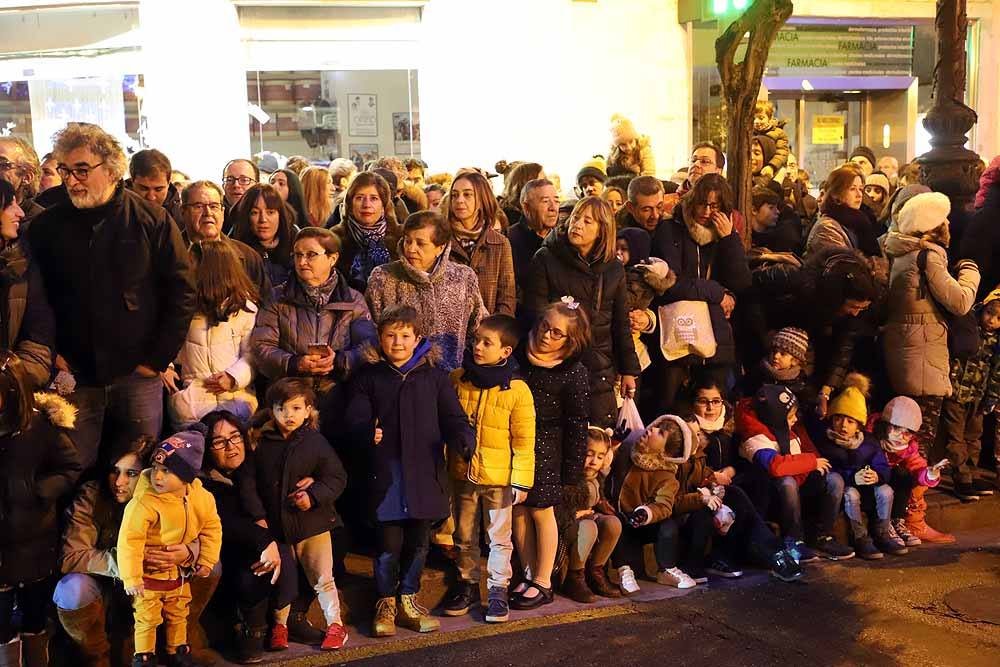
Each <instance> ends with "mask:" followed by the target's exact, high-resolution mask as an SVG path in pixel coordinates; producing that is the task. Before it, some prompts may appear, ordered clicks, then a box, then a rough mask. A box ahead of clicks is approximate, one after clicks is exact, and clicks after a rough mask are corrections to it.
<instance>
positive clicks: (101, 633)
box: [56, 599, 111, 667]
mask: <svg viewBox="0 0 1000 667" xmlns="http://www.w3.org/2000/svg"><path fill="white" fill-rule="evenodd" d="M56 611H57V612H58V614H59V622H60V623H61V624H62V626H63V628H64V629H65V630H66V634H68V635H69V637H70V639H72V640H73V642H74V643H75V644H76V645H77V646H78V647H79V649H80V652H81V653H83V657H84V659H85V660H86V661H87V662H86V664H87V665H89V667H110V666H111V657H110V655H111V644H110V643H109V642H108V633H107V631H106V630H105V627H104V614H105V611H104V602H103V601H102V600H100V599H98V600H96V601H94V602H91V603H90V604H88V605H87V606H86V607H83V608H81V609H57V610H56Z"/></svg>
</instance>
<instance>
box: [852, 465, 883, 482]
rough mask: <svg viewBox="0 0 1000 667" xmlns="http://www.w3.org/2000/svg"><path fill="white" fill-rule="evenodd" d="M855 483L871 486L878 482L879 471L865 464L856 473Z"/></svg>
mask: <svg viewBox="0 0 1000 667" xmlns="http://www.w3.org/2000/svg"><path fill="white" fill-rule="evenodd" d="M854 483H855V484H858V485H860V486H870V485H872V484H877V483H878V473H877V472H875V471H874V470H872V469H871V468H869V467H868V466H865V467H864V468H862V469H861V470H859V471H857V472H856V473H854Z"/></svg>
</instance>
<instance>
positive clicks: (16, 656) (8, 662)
mask: <svg viewBox="0 0 1000 667" xmlns="http://www.w3.org/2000/svg"><path fill="white" fill-rule="evenodd" d="M0 667H21V638H20V637H14V638H13V639H11V640H10V641H9V642H7V643H6V644H0Z"/></svg>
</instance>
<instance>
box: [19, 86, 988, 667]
mask: <svg viewBox="0 0 1000 667" xmlns="http://www.w3.org/2000/svg"><path fill="white" fill-rule="evenodd" d="M758 115H759V118H758V119H757V120H756V121H755V128H756V132H757V133H756V134H755V135H754V137H755V138H754V149H753V153H752V155H751V167H752V169H753V172H754V177H755V184H756V185H755V187H754V190H753V196H752V205H751V208H750V210H749V211H738V210H736V209H735V206H734V195H733V190H732V188H731V186H730V184H729V183H728V182H727V180H726V178H725V176H724V171H725V155H724V153H723V152H722V150H721V149H720V148H719V147H717V146H715V145H713V144H711V143H699V144H697V145H695V146H694V147H693V149H692V150H691V159H690V163H689V164H688V165H686V166H685V167H684V168H683V169H681V170H680V171H679V172H678V173H677V174H675V176H674V178H673V179H672V180H670V181H661V180H659V179H658V178H656V176H655V171H656V168H655V164H654V161H653V157H652V151H651V147H650V141H649V138H648V137H646V136H643V135H639V134H638V133H637V132H636V130H635V128H634V127H633V126H632V124H631V123H630V122H629V121H628V119H625V118H623V117H620V116H616V117H615V118H614V119H613V124H612V132H611V135H612V146H611V149H610V150H609V151H608V155H609V158H608V160H607V161H605V160H604V159H603V158H595V159H593V160H590V161H588V162H587V163H585V164H584V165H583V166H582V168H581V169H580V171H579V173H578V175H577V178H576V184H575V188H574V194H575V197H572V198H565V197H563V196H562V193H561V192H560V190H559V188H558V187H557V185H556V184H555V183H554V180H553V179H554V175H553V178H547V176H546V172H545V169H544V167H543V165H541V164H539V163H533V162H516V163H512V164H507V163H503V164H498V165H496V166H497V170H498V171H501V172H503V178H504V183H503V194H502V195H501V196H500V197H499V198H498V197H497V196H496V195H495V194H494V184H493V179H495V178H498V177H499V174H494V173H491V172H490V171H489V170H487V169H484V168H482V167H464V168H461V169H458V170H457V171H456V172H455V173H454V174H433V175H432V174H430V173H428V172H427V167H426V165H424V164H423V163H422V162H420V161H418V160H408V161H403V160H400V159H397V158H381V159H378V160H376V161H374V162H372V163H371V164H368V165H365V169H364V170H362V171H360V172H359V171H358V170H357V168H356V167H355V165H354V164H353V163H352V162H350V161H348V160H335V161H334V162H333V163H331V164H330V165H329V166H328V167H327V166H321V165H316V164H310V163H309V161H308V160H305V159H304V158H291V159H289V160H288V161H287V164H285V165H283V166H281V168H279V165H278V164H277V163H276V162H274V161H273V160H272V161H268V162H267V163H266V164H264V163H263V162H262V163H261V164H258V162H257V161H255V160H253V159H249V158H236V159H233V160H231V161H230V162H229V163H227V164H225V165H223V168H222V172H221V177H220V180H219V182H214V181H210V180H196V181H193V182H190V181H189V179H187V178H186V176H184V174H182V173H180V172H177V171H175V170H174V169H173V166H172V165H171V163H170V161H169V159H168V157H167V156H166V155H165V154H164V153H162V152H160V151H158V150H155V149H146V150H142V151H139V152H137V153H135V154H134V155H132V156H131V159H128V158H127V156H126V155H125V153H124V152H123V150H122V148H121V146H120V145H119V143H118V142H117V141H116V140H115V138H114V137H113V136H112V135H110V134H109V133H107V132H105V131H104V130H103V129H101V128H100V127H98V126H95V125H91V124H87V123H69V124H68V125H67V126H66V127H65V128H63V129H62V130H60V131H59V132H58V133H56V135H55V136H54V137H53V148H52V153H51V154H49V155H45V156H44V157H43V158H42V159H41V160H39V158H38V157H37V155H36V154H35V151H34V150H33V149H32V147H31V145H30V144H29V143H28V142H27V141H25V140H23V139H20V138H17V137H0V235H2V243H0V269H2V270H0V281H2V283H0V284H2V285H3V290H2V292H0V295H2V299H3V301H2V303H0V332H2V333H3V335H4V337H5V339H4V341H3V347H2V349H0V455H2V456H3V460H4V461H5V464H6V475H5V482H4V483H3V484H4V485H3V487H2V489H3V492H2V493H0V665H25V666H26V667H38V666H41V665H46V664H48V661H49V648H48V647H49V642H50V639H51V638H50V636H49V629H51V628H53V627H56V625H55V623H54V620H57V621H58V627H59V633H60V634H61V635H63V636H64V638H68V641H65V639H64V643H63V644H62V646H63V647H64V648H65V649H66V650H68V651H72V652H73V655H75V656H76V657H74V658H69V659H68V662H66V664H88V665H97V666H104V665H110V664H113V663H114V664H117V663H118V661H119V660H120V659H121V656H122V655H126V656H127V660H128V661H131V664H133V665H155V664H157V663H156V660H157V658H156V654H157V629H158V628H159V627H160V626H161V625H162V626H164V627H163V629H162V630H163V631H162V642H163V645H162V647H161V653H162V654H163V655H164V657H165V659H166V660H167V662H168V664H171V665H178V666H183V665H191V664H196V663H197V664H206V663H207V662H209V661H210V659H211V653H210V652H209V651H208V649H209V646H210V644H212V643H213V642H215V643H216V646H215V647H216V648H225V650H227V651H228V650H231V651H232V652H233V653H234V654H235V655H236V656H237V658H238V660H239V661H240V662H243V663H253V662H260V661H261V660H262V659H263V654H264V651H265V650H273V651H278V650H282V649H285V648H288V646H289V642H290V641H295V642H302V643H308V644H312V645H316V646H318V647H319V648H321V649H324V650H335V649H338V648H340V647H342V646H344V644H345V643H346V642H347V641H348V630H347V626H346V625H345V623H344V619H343V618H342V615H341V604H340V597H339V593H338V589H337V580H338V579H340V578H342V577H343V575H344V573H345V565H344V560H345V556H346V554H347V553H348V552H349V551H353V552H358V553H370V554H373V555H374V579H375V581H374V588H375V589H376V592H377V596H376V597H377V602H376V604H375V605H374V608H372V609H370V610H367V613H369V614H370V618H371V632H372V634H373V635H374V636H376V637H387V636H391V635H394V634H395V633H396V628H397V627H403V628H408V629H410V630H413V631H416V632H433V631H435V630H437V629H438V628H439V621H438V619H437V618H436V616H437V614H433V613H431V612H430V611H428V610H427V609H425V608H424V607H422V606H421V604H420V602H419V599H418V594H419V592H420V587H421V577H422V573H423V569H424V566H425V562H426V560H427V558H428V554H429V553H431V552H432V549H433V551H434V552H436V553H438V554H440V556H441V557H442V558H443V559H444V561H443V562H447V563H450V564H453V565H451V567H453V568H454V571H455V583H454V585H453V586H451V588H450V589H449V591H448V593H447V595H446V596H445V599H444V601H443V603H442V605H441V609H440V613H441V614H443V615H445V616H461V615H464V614H468V613H469V612H470V611H471V610H473V609H477V608H480V607H481V608H482V611H483V615H484V618H485V621H486V622H489V623H502V622H504V621H507V620H508V618H509V617H510V614H511V610H514V611H515V612H516V611H523V610H531V609H536V608H539V607H542V606H544V605H547V604H550V603H551V602H552V601H553V599H554V595H555V591H556V590H560V591H561V592H562V594H563V595H565V596H567V597H569V598H571V599H572V600H575V601H577V602H579V603H582V604H587V603H593V602H594V601H595V600H596V599H597V597H604V598H615V597H619V596H622V595H633V594H635V593H637V592H638V591H639V590H640V586H641V585H647V584H645V583H642V584H640V582H641V581H643V580H644V579H645V578H646V577H645V575H646V567H645V562H644V548H645V546H647V545H652V547H653V554H654V560H655V563H656V572H655V576H654V577H652V578H653V579H654V580H655V582H656V583H657V584H658V585H665V586H673V587H677V588H691V587H694V586H697V585H700V584H703V583H705V582H707V581H709V578H710V577H723V578H735V577H739V576H741V575H742V571H743V569H744V568H746V567H753V568H763V569H766V570H769V571H770V572H771V574H772V575H774V576H775V577H776V578H778V579H780V580H781V581H786V582H794V581H797V580H800V579H802V578H803V577H804V576H805V574H806V572H805V569H804V567H803V566H804V564H806V563H809V562H812V561H815V560H817V559H819V558H826V559H831V560H842V559H846V558H851V557H853V556H858V557H860V558H865V559H878V558H883V554H889V555H891V556H893V557H895V556H902V555H904V554H906V553H907V552H908V550H909V549H911V548H913V547H915V546H917V545H920V544H922V543H932V544H937V543H948V542H953V541H954V539H955V538H954V537H953V536H951V535H948V534H945V533H942V532H939V531H937V530H935V529H934V528H933V527H931V526H929V525H928V524H927V521H926V517H925V513H926V508H927V503H926V499H925V494H926V492H927V490H928V489H929V488H931V487H934V486H937V485H938V484H939V483H940V482H941V481H942V479H943V478H944V477H946V476H947V477H950V481H951V486H950V488H951V489H952V490H953V492H954V493H955V494H956V495H958V496H959V497H960V498H961V499H962V500H964V501H967V502H973V501H975V500H977V499H979V498H980V497H981V496H983V495H990V494H992V493H994V489H993V487H992V485H991V484H989V483H987V482H986V481H985V480H984V479H981V478H980V476H979V475H978V474H977V467H978V466H980V465H982V466H985V467H991V466H993V465H995V460H994V459H993V457H992V455H991V454H990V455H987V454H983V452H982V451H981V450H982V440H983V432H984V423H993V420H991V419H988V418H989V416H990V415H991V414H992V413H993V412H994V410H995V408H996V406H997V403H998V399H1000V347H998V337H1000V333H998V332H1000V289H998V283H1000V275H997V273H998V269H997V267H996V266H995V264H994V259H993V258H994V257H1000V245H998V238H1000V237H997V232H996V229H998V228H1000V225H998V224H997V221H998V215H1000V213H998V210H1000V180H998V179H997V174H998V173H1000V159H997V160H994V161H993V163H992V164H991V165H989V167H988V168H986V169H985V171H984V172H983V175H982V190H981V191H980V196H979V197H977V201H976V210H975V211H957V210H952V209H951V204H950V201H949V199H948V198H947V197H946V196H944V195H943V194H940V193H935V192H932V191H931V190H930V189H929V188H927V187H925V186H924V185H921V184H920V182H919V181H920V174H919V169H918V168H917V167H916V166H915V165H906V166H905V167H903V168H902V169H898V165H897V164H896V163H895V160H893V159H892V158H883V159H880V160H877V159H876V157H875V155H874V153H873V152H872V151H871V150H870V149H868V148H866V147H863V146H862V147H859V148H858V149H857V150H855V151H854V152H853V154H852V155H851V156H850V160H849V161H848V162H847V163H845V164H844V165H842V166H839V167H838V168H836V169H835V170H833V171H832V172H831V173H830V174H829V175H828V176H827V177H826V178H825V179H824V180H823V183H822V185H821V186H820V188H819V196H818V197H814V196H813V194H811V186H810V184H809V175H808V173H806V172H805V171H804V170H803V169H800V168H798V165H797V163H795V161H794V157H795V156H794V155H793V154H792V153H791V152H790V150H789V149H790V147H789V146H788V141H787V137H784V133H783V131H782V130H781V129H780V127H781V123H780V122H778V121H775V120H774V118H773V108H768V105H766V104H762V105H761V107H760V111H759V114H758ZM262 166H264V167H266V168H267V170H266V171H262ZM876 167H878V168H879V169H878V170H876ZM498 185H499V184H498ZM745 239H746V240H747V241H749V242H747V243H745V242H744V240H745ZM748 248H749V249H748ZM841 513H843V516H844V521H845V523H843V524H842V525H843V526H846V527H847V537H848V540H847V542H846V543H845V541H844V540H843V539H841V538H842V537H843V533H842V531H840V533H839V534H838V530H839V529H838V527H837V524H838V521H839V520H840V519H839V517H840V516H841ZM482 544H485V545H486V546H487V556H486V561H485V569H486V572H485V574H486V581H485V582H481V579H482V574H483V573H482V572H481V570H482V564H481V556H482V555H483V554H482V551H481V545H482ZM481 584H485V591H486V595H485V596H483V595H482V593H481V590H483V589H482V588H481ZM483 598H485V599H483ZM314 602H318V605H319V608H320V610H321V612H322V615H323V618H324V622H325V627H323V628H315V627H313V626H312V625H311V624H310V622H309V620H308V619H307V612H308V610H309V608H310V606H311V605H312V604H313V603H314ZM210 605H211V606H212V608H214V609H217V610H218V613H219V615H220V616H221V617H222V618H224V619H225V620H226V622H225V623H224V625H226V626H227V627H229V628H234V629H235V630H234V632H232V633H231V636H230V637H227V638H223V639H222V640H219V639H217V638H214V637H213V638H209V637H208V636H206V632H205V630H204V627H203V625H202V623H201V619H202V616H203V612H204V611H205V609H206V608H207V607H209V606H210ZM15 610H16V613H15ZM353 611H354V613H355V614H357V613H359V610H353ZM219 641H221V642H222V643H221V644H219V643H218V642H219ZM63 660H64V661H66V660H67V658H66V657H65V656H63Z"/></svg>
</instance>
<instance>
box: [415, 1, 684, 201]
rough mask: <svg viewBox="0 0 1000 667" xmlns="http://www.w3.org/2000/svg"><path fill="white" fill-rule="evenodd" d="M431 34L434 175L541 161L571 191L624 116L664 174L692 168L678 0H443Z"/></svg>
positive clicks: (426, 44)
mask: <svg viewBox="0 0 1000 667" xmlns="http://www.w3.org/2000/svg"><path fill="white" fill-rule="evenodd" d="M422 30H423V34H422V37H421V47H420V49H419V54H418V57H419V61H418V62H419V65H418V67H419V87H420V120H421V126H422V127H421V131H422V138H423V147H422V148H423V155H424V159H425V160H426V161H427V162H428V164H429V165H430V167H431V169H432V170H448V171H454V170H455V169H456V168H457V167H460V166H463V165H471V164H475V165H488V166H492V165H493V163H494V162H496V161H497V160H498V159H501V158H503V159H506V160H515V159H521V160H533V161H536V162H540V163H542V164H543V165H544V166H545V168H546V170H547V171H548V172H550V173H553V172H554V173H558V174H559V175H560V176H561V178H562V183H563V187H564V188H565V189H569V188H571V187H572V185H573V179H574V178H575V176H576V172H577V171H578V169H579V168H580V166H581V164H582V163H583V162H584V161H586V160H587V159H589V158H590V157H591V156H592V155H594V154H598V153H599V154H604V155H607V153H608V144H609V141H610V136H609V132H608V126H609V119H610V117H611V115H612V114H614V113H622V114H625V115H626V116H628V117H629V118H631V119H632V120H633V122H634V123H635V125H636V128H637V129H638V130H639V131H640V132H641V133H645V134H648V135H650V137H651V138H652V143H653V149H654V152H655V155H656V162H657V171H658V172H659V175H660V176H661V177H666V176H668V175H669V174H671V173H673V171H674V169H675V168H676V167H678V166H680V165H683V164H686V161H687V160H686V158H687V155H688V150H689V143H690V134H691V132H690V108H691V99H690V98H691V90H690V89H691V64H690V55H689V52H690V49H689V40H688V37H687V34H686V32H685V31H684V29H683V28H682V27H681V26H679V25H678V24H677V1H676V0H600V2H597V3H573V2H569V1H568V0H504V1H503V2H494V1H492V0H433V2H431V3H429V4H428V5H427V7H426V8H425V10H424V16H423V26H422Z"/></svg>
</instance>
